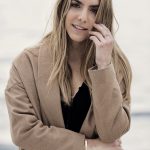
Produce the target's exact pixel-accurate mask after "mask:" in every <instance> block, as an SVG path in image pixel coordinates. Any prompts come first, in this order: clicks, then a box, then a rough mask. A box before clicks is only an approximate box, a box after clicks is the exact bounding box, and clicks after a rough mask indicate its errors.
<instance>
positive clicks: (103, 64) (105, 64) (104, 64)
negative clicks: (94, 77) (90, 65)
mask: <svg viewBox="0 0 150 150" xmlns="http://www.w3.org/2000/svg"><path fill="white" fill-rule="evenodd" d="M110 64H111V62H109V63H101V64H96V65H97V69H104V68H107V67H108V66H109V65H110Z"/></svg>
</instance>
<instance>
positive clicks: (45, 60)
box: [38, 44, 95, 137]
mask: <svg viewBox="0 0 150 150" xmlns="http://www.w3.org/2000/svg"><path fill="white" fill-rule="evenodd" d="M49 52H50V50H49V49H48V44H42V45H41V46H40V50H39V57H38V93H39V98H40V103H41V105H42V108H43V111H44V112H45V114H46V116H47V118H48V120H49V122H50V125H54V126H57V127H62V128H65V124H64V119H63V114H62V108H61V97H60V89H59V85H58V81H57V80H56V81H55V82H54V83H53V86H52V88H51V90H49V88H48V86H47V82H48V79H49V75H50V73H51V70H52V64H51V60H52V58H51V56H50V54H49ZM93 119H94V117H92V103H91V106H90V108H89V110H88V113H87V115H86V118H85V120H84V122H83V124H82V127H81V129H80V133H84V134H85V133H86V135H87V136H88V137H91V136H92V134H93V131H94V127H95V126H94V124H93V122H94V120H93ZM91 122H92V123H91Z"/></svg>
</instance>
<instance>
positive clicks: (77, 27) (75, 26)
mask: <svg viewBox="0 0 150 150" xmlns="http://www.w3.org/2000/svg"><path fill="white" fill-rule="evenodd" d="M72 26H73V27H74V28H76V29H77V30H88V29H87V28H84V27H81V26H78V25H74V24H72Z"/></svg>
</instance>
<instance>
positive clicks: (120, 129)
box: [88, 63, 131, 142]
mask: <svg viewBox="0 0 150 150" xmlns="http://www.w3.org/2000/svg"><path fill="white" fill-rule="evenodd" d="M88 72H89V76H90V79H91V82H92V102H93V111H94V118H95V124H96V130H97V133H98V136H99V138H100V139H101V140H102V141H103V142H113V141H114V140H116V139H118V138H120V137H121V136H122V135H123V134H125V133H126V132H127V131H128V130H129V128H130V120H131V119H130V97H128V98H124V96H123V88H124V87H123V83H122V81H121V82H120V83H118V81H117V79H116V74H115V70H114V66H113V64H112V63H111V64H110V65H109V66H108V67H106V68H105V69H100V70H96V69H95V68H94V67H92V68H90V69H89V70H88Z"/></svg>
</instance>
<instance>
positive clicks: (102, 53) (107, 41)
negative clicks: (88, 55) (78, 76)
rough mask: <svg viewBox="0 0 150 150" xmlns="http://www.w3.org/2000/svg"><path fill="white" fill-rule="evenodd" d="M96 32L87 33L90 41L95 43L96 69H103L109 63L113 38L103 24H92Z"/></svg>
mask: <svg viewBox="0 0 150 150" xmlns="http://www.w3.org/2000/svg"><path fill="white" fill-rule="evenodd" d="M94 27H95V28H96V31H89V34H90V39H91V40H92V41H93V42H94V43H95V46H96V56H95V61H96V64H97V66H98V68H105V67H106V66H107V65H108V64H110V62H111V54H112V50H113V46H114V38H113V36H112V34H111V32H110V30H109V29H108V28H107V27H106V26H105V25H103V24H94Z"/></svg>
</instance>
